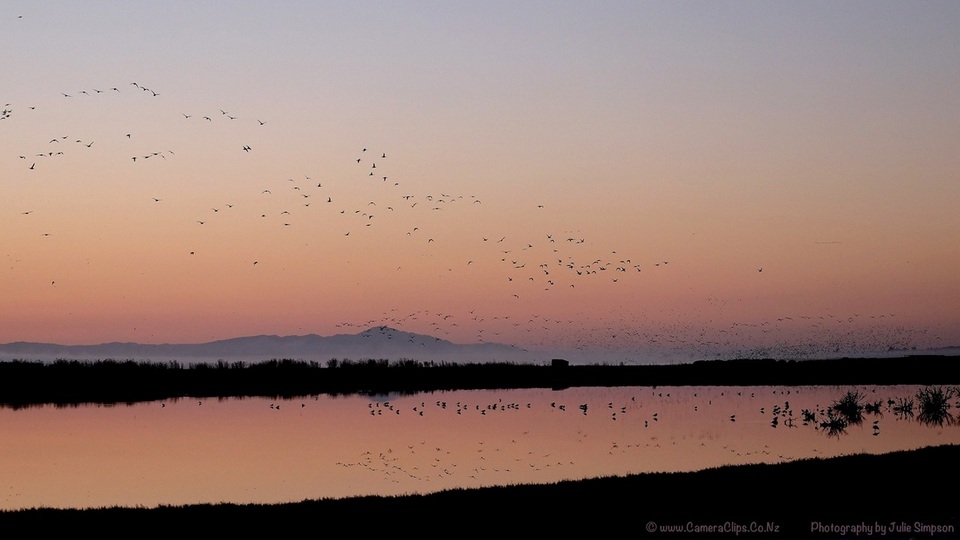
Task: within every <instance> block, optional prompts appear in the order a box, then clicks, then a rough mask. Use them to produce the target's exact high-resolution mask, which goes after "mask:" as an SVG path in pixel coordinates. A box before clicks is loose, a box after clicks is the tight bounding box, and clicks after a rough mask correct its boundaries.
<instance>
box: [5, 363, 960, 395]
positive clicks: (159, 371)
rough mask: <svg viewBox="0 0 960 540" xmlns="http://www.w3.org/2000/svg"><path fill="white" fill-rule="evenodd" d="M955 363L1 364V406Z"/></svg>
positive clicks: (765, 377) (887, 379)
mask: <svg viewBox="0 0 960 540" xmlns="http://www.w3.org/2000/svg"><path fill="white" fill-rule="evenodd" d="M958 362H960V357H957V356H907V357H901V358H843V359H831V360H752V359H751V360H713V361H700V362H693V363H690V364H678V365H647V366H609V365H592V366H567V365H563V364H562V363H561V364H560V365H544V366H538V365H524V364H503V363H500V364H453V363H449V364H448V363H435V362H419V361H415V360H402V361H394V362H388V361H386V360H363V361H357V362H351V361H336V360H331V361H330V362H327V363H326V364H320V363H319V362H304V361H298V360H271V361H268V362H261V363H256V364H245V363H243V362H234V363H229V362H223V361H221V362H217V363H212V364H190V365H185V364H179V363H177V362H167V363H150V362H134V361H114V360H103V361H96V362H79V361H65V360H61V361H56V362H52V363H44V362H33V361H12V362H0V406H7V407H14V408H16V407H25V406H30V405H39V404H46V403H52V404H58V405H75V404H80V403H133V402H139V401H154V400H161V399H174V398H181V397H183V398H187V397H189V398H214V397H242V396H267V397H273V398H292V397H298V396H308V395H317V394H347V393H369V394H388V393H415V392H425V391H435V390H473V389H509V388H567V387H572V386H694V385H741V386H751V385H784V386H789V385H852V384H865V385H866V384H869V385H884V384H957V383H960V377H958V375H956V374H957V373H960V370H957V369H955V367H956V365H957V363H958Z"/></svg>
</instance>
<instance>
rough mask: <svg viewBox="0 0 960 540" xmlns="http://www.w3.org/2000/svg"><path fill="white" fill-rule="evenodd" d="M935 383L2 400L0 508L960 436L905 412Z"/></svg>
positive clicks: (353, 489)
mask: <svg viewBox="0 0 960 540" xmlns="http://www.w3.org/2000/svg"><path fill="white" fill-rule="evenodd" d="M922 388H923V387H920V386H915V385H910V386H784V387H772V386H741V387H736V386H672V387H592V388H582V387H581V388H568V389H563V390H549V389H523V390H462V391H445V392H429V393H419V394H408V395H379V396H366V395H349V396H339V397H335V396H330V395H316V396H307V397H302V398H295V399H285V400H279V399H269V398H226V399H219V400H216V399H186V398H183V399H170V400H163V401H154V402H144V403H137V404H131V405H112V406H105V405H81V406H71V407H57V406H52V405H44V406H35V407H27V408H21V409H10V408H2V409H0V437H2V440H3V441H4V444H3V445H2V447H0V508H3V509H18V508H30V507H39V506H44V507H58V508H89V507H102V506H115V505H119V506H146V507H153V506H157V505H182V504H196V503H217V502H234V503H277V502H290V501H300V500H303V499H318V498H325V497H349V496H357V495H369V494H379V495H396V494H408V493H427V492H433V491H440V490H444V489H450V488H458V487H460V488H473V487H482V486H493V485H508V484H516V483H548V482H555V481H559V480H564V479H580V478H590V477H597V476H610V475H626V474H632V473H643V472H672V471H692V470H700V469H704V468H711V467H717V466H722V465H732V464H746V463H778V462H784V461H792V460H796V459H801V458H808V457H833V456H839V455H846V454H856V453H872V454H882V453H887V452H892V451H896V450H907V449H915V448H921V447H925V446H933V445H940V444H960V427H958V425H957V424H956V422H954V421H953V420H952V417H951V416H946V417H943V418H941V419H940V422H933V423H930V422H927V423H925V422H921V421H920V420H919V419H918V418H919V412H920V411H919V408H918V405H915V408H914V410H913V414H912V415H911V414H907V413H906V412H904V411H902V410H898V409H897V407H896V406H897V404H898V403H902V400H914V401H915V400H916V395H917V393H918V392H919V391H920V390H921V389H922ZM847 395H853V396H857V397H858V402H859V404H860V405H861V406H864V407H867V406H869V407H867V408H865V409H864V410H863V415H862V419H861V421H860V422H859V423H850V424H848V425H846V426H845V427H843V428H842V429H836V428H837V427H838V426H837V425H836V424H835V425H834V426H833V427H834V429H832V430H831V429H828V428H826V427H821V426H822V424H823V423H824V422H826V421H827V420H828V413H829V409H830V408H831V406H832V405H833V404H834V403H836V402H838V401H839V400H841V398H843V397H844V396H847ZM956 401H957V398H956V396H954V397H952V398H951V400H950V403H949V405H950V406H951V410H953V411H955V410H956V408H957V406H958V404H957V403H956ZM874 407H875V408H874ZM805 412H806V414H805ZM810 415H812V418H811V416H810Z"/></svg>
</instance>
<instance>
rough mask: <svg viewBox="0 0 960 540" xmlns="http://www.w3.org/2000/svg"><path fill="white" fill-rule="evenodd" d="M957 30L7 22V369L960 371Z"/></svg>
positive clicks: (372, 21) (40, 13) (50, 8)
mask: <svg viewBox="0 0 960 540" xmlns="http://www.w3.org/2000/svg"><path fill="white" fill-rule="evenodd" d="M957 28H960V4H957V3H955V2H924V3H907V2H775V3H770V2H725V1H720V2H683V1H681V2H599V3H598V2H591V3H586V2H536V1H530V2H520V3H517V2H419V1H411V2H349V3H333V2H293V1H288V2H254V1H248V2H241V1H237V2H231V3H229V4H228V5H224V4H223V3H220V2H194V1H191V2H140V1H123V2H119V1H118V2H106V1H103V2H83V3H76V2H60V1H49V2H26V1H24V2H18V1H12V2H5V3H4V4H3V6H2V8H0V51H2V52H0V58H2V62H0V66H2V75H0V106H2V109H3V114H2V115H0V118H2V119H0V306H2V309H0V343H5V342H14V341H42V342H53V343H60V344H96V343H103V342H110V341H137V342H142V343H199V342H206V341H212V340H218V339H226V338H231V337H237V336H246V335H259V334H277V335H302V334H310V333H316V334H321V335H331V334H337V333H356V332H358V331H360V330H363V329H365V328H367V327H369V326H373V325H389V326H392V327H396V328H398V329H401V330H405V331H410V332H418V333H425V334H430V335H434V336H438V337H441V338H444V339H448V340H450V341H454V342H457V343H477V342H500V343H508V344H515V345H517V346H519V347H524V348H529V349H531V350H539V349H550V350H560V349H571V350H577V351H581V352H583V353H584V354H593V353H597V354H599V353H601V352H602V353H609V354H614V355H619V356H621V357H623V358H627V359H630V358H637V357H643V356H645V355H680V356H690V357H715V356H724V355H731V354H734V355H735V354H764V355H773V356H803V355H806V356H810V355H813V356H817V355H825V354H866V353H870V352H873V351H886V350H888V349H890V348H895V349H897V348H910V347H917V348H927V347H943V346H948V345H957V344H960V279H957V276H958V275H960V242H958V241H957V239H958V238H960V215H958V213H957V212H956V204H957V202H958V201H960V181H958V180H960V174H958V173H960V152H958V151H957V150H958V148H960V93H958V92H957V91H956V90H957V88H960V32H958V31H957Z"/></svg>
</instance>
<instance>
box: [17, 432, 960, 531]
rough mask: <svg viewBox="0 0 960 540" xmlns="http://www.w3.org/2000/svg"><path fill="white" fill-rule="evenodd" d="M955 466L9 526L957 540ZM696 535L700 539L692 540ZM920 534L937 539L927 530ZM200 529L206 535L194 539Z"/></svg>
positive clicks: (816, 466) (877, 464)
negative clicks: (676, 529) (672, 529)
mask: <svg viewBox="0 0 960 540" xmlns="http://www.w3.org/2000/svg"><path fill="white" fill-rule="evenodd" d="M958 459H960V446H957V445H944V446H936V447H928V448H922V449H919V450H911V451H901V452H894V453H890V454H884V455H864V454H861V455H853V456H843V457H837V458H830V459H818V458H813V459H804V460H799V461H794V462H789V463H780V464H773V465H767V464H759V465H738V466H725V467H719V468H716V469H708V470H704V471H698V472H690V473H652V474H639V475H630V476H624V477H607V478H597V479H589V480H579V481H565V482H559V483H556V484H545V485H516V486H505V487H490V488H479V489H456V490H450V491H443V492H438V493H433V494H427V495H408V496H399V497H380V496H370V497H355V498H347V499H323V500H308V501H302V502H298V503H287V504H274V505H260V504H249V505H242V504H201V505H190V506H180V507H171V506H161V507H158V508H119V507H114V508H100V509H86V510H70V509H29V510H20V511H6V512H0V524H2V525H7V526H24V527H35V528H36V529H32V530H48V529H50V528H51V527H54V528H60V527H71V528H75V527H84V528H88V529H87V530H91V529H89V528H93V527H95V528H96V529H92V530H97V531H98V532H99V533H100V534H104V533H106V534H108V535H109V534H110V533H112V532H115V533H116V534H130V533H131V532H137V531H148V530H149V531H151V532H157V533H162V534H182V532H184V531H185V530H209V532H211V533H216V534H218V535H222V534H226V533H247V534H249V533H250V532H251V531H259V530H263V531H265V532H270V533H271V534H273V535H274V536H275V535H277V533H280V534H282V533H283V532H286V531H289V532H290V534H294V533H295V532H296V531H297V530H302V529H301V527H305V526H306V527H314V528H317V527H319V529H314V530H318V531H330V532H333V531H334V529H330V527H333V526H338V527H341V526H346V527H347V528H348V530H351V531H354V532H356V533H360V534H363V535H364V536H366V535H368V534H370V533H374V532H376V533H386V532H392V533H397V532H400V531H404V530H410V531H418V534H423V533H426V534H427V535H428V536H437V535H450V534H460V533H463V532H465V531H469V532H483V533H491V534H493V533H501V534H502V533H504V532H509V533H514V534H515V533H516V532H517V531H530V532H536V533H561V532H567V531H569V530H570V528H571V527H577V528H583V529H584V530H586V531H590V533H591V536H593V535H596V534H598V533H616V532H619V533H622V534H628V535H629V536H630V537H650V538H655V537H661V538H675V537H696V538H704V537H707V538H709V537H715V536H720V537H735V534H734V532H733V528H734V527H747V528H749V527H755V528H756V530H754V531H753V532H749V533H748V532H746V531H745V530H741V531H740V534H738V535H736V536H737V537H747V538H757V537H770V538H798V537H804V538H807V537H809V538H851V537H852V538H856V537H865V536H867V534H866V533H865V532H860V533H859V534H858V535H855V534H854V533H853V532H852V530H847V531H846V532H841V530H842V529H840V527H855V526H861V527H862V526H865V525H870V526H877V525H884V526H886V527H888V529H887V531H886V532H885V533H884V535H883V537H884V538H957V537H960V532H958V531H960V506H958V505H957V504H956V486H957V484H956V476H957V475H956V472H955V471H956V464H957V462H958ZM651 524H654V525H651ZM691 525H692V526H693V527H702V528H701V529H700V530H699V531H698V532H697V531H692V530H687V529H688V528H689V527H690V526H691ZM918 525H919V526H920V527H930V528H931V529H930V530H928V531H918ZM197 526H201V527H203V528H202V529H194V528H193V527H197ZM670 526H676V527H680V528H681V532H680V533H679V534H678V533H668V532H666V531H665V530H664V529H665V528H666V527H670ZM891 526H893V527H894V528H892V529H891V528H890V527H891ZM813 527H816V529H813ZM655 528H659V529H658V530H653V529H655ZM713 529H715V530H713ZM897 529H899V530H897ZM908 529H909V530H908ZM308 530H310V529H308ZM341 530H342V529H341ZM651 531H652V532H651ZM831 531H832V532H831ZM931 533H932V534H931ZM511 536H513V534H511ZM871 536H881V535H880V534H879V533H878V532H874V533H873V534H872V535H871Z"/></svg>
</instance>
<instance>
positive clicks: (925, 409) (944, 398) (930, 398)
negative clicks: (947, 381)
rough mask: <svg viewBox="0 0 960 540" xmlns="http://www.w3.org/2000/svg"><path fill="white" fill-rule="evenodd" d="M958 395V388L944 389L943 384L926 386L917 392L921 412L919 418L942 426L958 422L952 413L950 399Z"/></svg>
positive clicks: (927, 422)
mask: <svg viewBox="0 0 960 540" xmlns="http://www.w3.org/2000/svg"><path fill="white" fill-rule="evenodd" d="M955 395H956V388H947V389H944V388H943V387H942V386H936V387H930V386H928V387H925V388H921V389H920V390H919V391H918V392H917V396H916V398H917V403H918V404H919V407H920V413H919V414H918V415H917V420H919V421H920V422H923V423H924V424H929V425H937V426H942V425H944V424H948V425H952V424H955V423H956V419H954V417H953V414H951V413H950V400H951V399H953V398H954V396H955Z"/></svg>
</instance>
